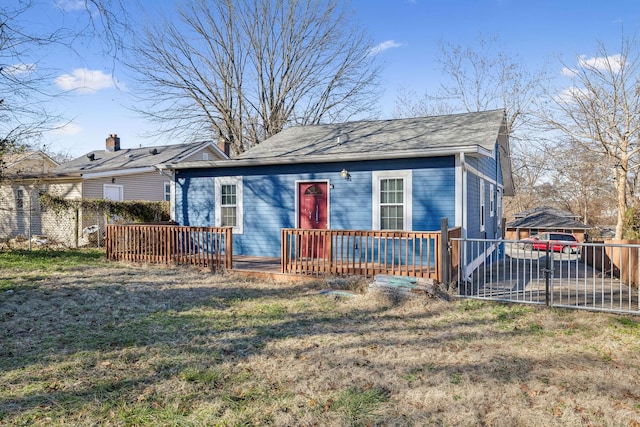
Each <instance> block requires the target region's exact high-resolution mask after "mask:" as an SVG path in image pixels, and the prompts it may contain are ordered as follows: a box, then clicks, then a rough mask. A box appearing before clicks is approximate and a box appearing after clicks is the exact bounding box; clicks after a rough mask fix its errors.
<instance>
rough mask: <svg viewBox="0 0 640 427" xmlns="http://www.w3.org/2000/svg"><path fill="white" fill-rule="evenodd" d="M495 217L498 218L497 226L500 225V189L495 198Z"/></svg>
mask: <svg viewBox="0 0 640 427" xmlns="http://www.w3.org/2000/svg"><path fill="white" fill-rule="evenodd" d="M496 215H497V216H498V225H501V224H502V189H501V188H498V193H497V196H496Z"/></svg>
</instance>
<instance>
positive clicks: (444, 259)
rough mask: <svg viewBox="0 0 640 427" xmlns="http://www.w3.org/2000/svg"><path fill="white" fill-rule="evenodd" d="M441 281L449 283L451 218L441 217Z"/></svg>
mask: <svg viewBox="0 0 640 427" xmlns="http://www.w3.org/2000/svg"><path fill="white" fill-rule="evenodd" d="M439 252H440V254H439V258H440V275H439V276H440V277H439V279H440V280H439V281H440V283H446V284H447V285H448V284H449V220H448V219H447V218H441V219H440V251H439Z"/></svg>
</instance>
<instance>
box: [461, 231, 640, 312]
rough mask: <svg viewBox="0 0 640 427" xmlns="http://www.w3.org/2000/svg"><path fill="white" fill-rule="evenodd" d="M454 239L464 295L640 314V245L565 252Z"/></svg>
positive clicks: (589, 247) (583, 247) (518, 243)
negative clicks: (639, 285) (639, 288)
mask: <svg viewBox="0 0 640 427" xmlns="http://www.w3.org/2000/svg"><path fill="white" fill-rule="evenodd" d="M452 240H453V245H454V246H455V247H457V249H458V257H459V258H458V274H457V279H458V280H457V285H458V295H459V296H460V297H464V298H481V299H489V300H496V301H510V302H520V303H529V304H546V305H548V306H554V307H568V308H577V309H585V310H598V311H614V312H620V313H632V314H640V301H639V300H638V281H639V280H638V278H640V262H639V260H640V244H630V243H580V244H579V245H578V246H577V248H575V250H572V251H570V252H569V253H564V252H555V251H553V250H552V248H551V247H550V245H545V246H544V247H542V248H538V249H536V248H531V249H529V246H528V245H525V242H523V241H515V240H487V239H452Z"/></svg>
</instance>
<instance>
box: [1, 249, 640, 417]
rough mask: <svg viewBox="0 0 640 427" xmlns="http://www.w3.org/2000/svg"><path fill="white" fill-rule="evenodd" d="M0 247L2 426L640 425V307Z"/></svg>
mask: <svg viewBox="0 0 640 427" xmlns="http://www.w3.org/2000/svg"><path fill="white" fill-rule="evenodd" d="M83 256H84V255H78V254H76V255H74V253H71V254H70V257H69V259H67V258H66V257H65V256H64V255H63V254H59V255H57V257H53V258H52V259H53V261H47V260H43V257H41V256H39V255H37V254H36V255H33V259H31V260H30V259H29V257H30V255H29V253H26V254H22V255H21V256H19V257H17V256H15V255H14V258H13V259H11V258H8V257H9V255H7V254H6V253H0V330H2V334H1V335H0V385H1V387H0V425H25V426H26V425H29V426H30V425H125V426H137V425H153V426H156V425H186V426H189V425H194V426H211V425H220V426H244V425H276V426H305V425H308V426H344V425H351V426H368V425H385V426H386V425H399V426H405V425H415V426H423V425H443V426H452V425H456V426H465V425H467V426H478V425H491V426H514V425H518V426H528V425H531V426H534V425H535V426H543V425H544V426H554V425H555V426H567V425H575V426H583V425H584V426H587V425H593V426H596V425H597V426H640V358H639V357H638V354H640V318H636V317H629V316H618V315H610V314H602V313H589V312H584V311H568V310H549V309H545V308H543V307H535V306H525V305H502V304H492V303H483V302H479V301H475V300H463V301H451V302H448V301H445V300H442V299H412V300H410V301H404V302H396V301H392V300H390V299H388V298H385V297H380V296H374V295H359V296H357V297H356V298H341V297H336V296H328V295H321V294H320V293H319V291H320V290H321V289H323V288H325V287H326V286H327V284H326V283H323V282H296V283H290V284H283V283H277V282H269V281H267V282H265V281H255V280H248V279H243V278H241V277H234V276H225V275H212V274H210V273H203V272H198V271H196V270H193V269H183V268H176V269H167V268H155V267H135V266H126V265H122V264H113V265H111V264H107V263H106V262H105V261H104V257H103V256H102V257H101V256H100V255H99V253H98V255H95V258H91V257H93V256H94V255H91V256H89V258H88V259H87V260H85V261H81V260H79V258H78V257H80V259H81V258H82V257H83Z"/></svg>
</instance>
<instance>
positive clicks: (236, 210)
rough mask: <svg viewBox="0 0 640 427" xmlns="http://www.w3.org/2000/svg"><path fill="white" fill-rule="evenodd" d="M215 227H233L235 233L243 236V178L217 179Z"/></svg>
mask: <svg viewBox="0 0 640 427" xmlns="http://www.w3.org/2000/svg"><path fill="white" fill-rule="evenodd" d="M214 182H215V185H214V187H215V211H216V212H215V214H216V217H215V225H216V227H233V232H234V233H236V234H242V229H243V221H242V220H243V212H242V177H234V176H229V177H220V178H215V181H214Z"/></svg>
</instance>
